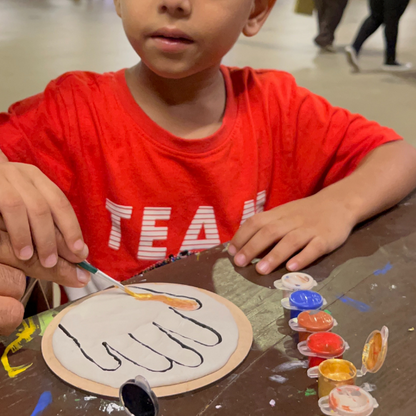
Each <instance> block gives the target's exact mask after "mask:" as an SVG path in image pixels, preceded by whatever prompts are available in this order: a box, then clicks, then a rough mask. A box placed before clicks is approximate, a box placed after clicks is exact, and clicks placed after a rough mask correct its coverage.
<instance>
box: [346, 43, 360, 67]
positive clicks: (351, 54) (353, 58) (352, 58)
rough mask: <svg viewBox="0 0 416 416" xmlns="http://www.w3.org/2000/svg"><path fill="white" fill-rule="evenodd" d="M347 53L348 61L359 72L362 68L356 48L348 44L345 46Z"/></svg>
mask: <svg viewBox="0 0 416 416" xmlns="http://www.w3.org/2000/svg"><path fill="white" fill-rule="evenodd" d="M345 54H346V56H347V61H348V63H349V64H350V65H351V66H352V67H353V68H354V69H355V70H356V71H357V72H358V71H359V70H360V65H359V64H358V55H357V52H356V50H355V49H354V48H353V47H352V46H347V47H346V48H345Z"/></svg>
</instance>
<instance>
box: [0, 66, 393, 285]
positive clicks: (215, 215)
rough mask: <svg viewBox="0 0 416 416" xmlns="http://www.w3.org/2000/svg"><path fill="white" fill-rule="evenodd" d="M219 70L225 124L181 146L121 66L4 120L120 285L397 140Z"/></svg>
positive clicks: (324, 105) (286, 85) (290, 86)
mask: <svg viewBox="0 0 416 416" xmlns="http://www.w3.org/2000/svg"><path fill="white" fill-rule="evenodd" d="M222 72H223V75H224V79H225V83H226V89H227V104H226V110H225V114H224V119H223V123H222V127H221V128H220V129H219V130H218V131H217V132H216V133H215V134H213V135H212V136H210V137H207V138H205V139H198V140H185V139H181V138H179V137H176V136H174V135H172V134H170V133H169V132H167V131H166V130H164V129H162V128H161V127H159V126H158V125H157V124H156V123H154V122H153V121H152V120H151V119H150V118H149V117H148V116H147V115H146V114H145V113H144V112H143V111H142V109H141V108H140V107H139V106H138V105H137V104H136V102H135V101H134V99H133V97H132V95H131V93H130V91H129V89H128V87H127V84H126V81H125V77H124V71H119V72H116V73H106V74H102V75H100V74H95V73H89V72H72V73H67V74H65V75H63V76H61V77H59V78H58V79H56V80H54V81H52V82H51V83H50V84H49V85H48V86H47V88H46V90H45V91H44V92H43V93H42V94H39V95H36V96H34V97H31V98H28V99H26V100H23V101H21V102H18V103H16V104H14V105H12V106H11V107H10V109H9V112H8V113H3V114H0V148H1V149H2V150H3V152H4V153H5V154H6V155H7V156H8V157H9V160H10V161H14V162H17V161H18V162H23V163H30V164H34V165H36V166H38V167H39V168H40V169H41V170H42V171H43V172H44V173H45V174H46V175H47V176H48V177H49V178H50V179H51V180H52V181H53V182H55V183H56V184H57V185H58V186H59V187H60V188H61V189H62V190H63V191H64V193H65V194H66V195H67V197H68V199H69V200H70V202H71V203H72V204H73V206H74V208H75V210H76V213H77V215H78V218H79V221H80V224H81V227H82V230H83V233H84V238H85V240H86V243H87V244H88V246H89V248H90V257H89V260H90V261H91V262H92V263H93V264H94V265H96V266H97V267H98V268H100V269H102V270H103V271H105V272H107V273H108V274H110V275H112V276H114V277H115V278H118V279H120V280H123V279H126V278H129V277H131V276H133V275H135V274H137V273H138V272H139V271H141V270H143V269H144V268H146V267H148V266H150V265H151V264H153V263H155V262H157V261H158V260H160V259H164V258H166V257H167V256H168V255H169V254H177V253H178V252H179V251H181V250H186V249H187V250H193V249H196V250H199V249H206V248H209V247H212V246H215V245H217V244H219V243H223V242H226V241H228V240H230V239H231V238H232V236H233V235H234V234H235V232H236V231H237V229H238V228H239V226H240V224H241V223H242V222H243V221H244V220H245V219H247V218H248V217H249V216H251V215H253V214H254V213H256V212H261V211H262V210H268V209H271V208H273V207H276V206H278V205H281V204H285V203H287V202H289V201H292V200H295V199H300V198H304V197H307V196H309V195H312V194H314V193H316V192H318V191H319V190H320V189H322V188H323V187H325V186H328V185H330V184H332V183H334V182H336V181H338V180H340V179H342V178H344V177H345V176H346V175H348V174H349V173H351V172H352V171H353V170H354V169H355V167H356V166H357V164H358V163H359V162H360V160H361V159H362V158H363V157H364V156H365V155H366V154H367V153H368V152H370V151H371V150H373V149H374V148H375V147H377V146H379V145H381V144H383V143H386V142H389V141H393V140H398V139H400V137H399V136H398V135H397V134H395V133H394V132H393V131H392V130H390V129H387V128H383V127H380V126H379V125H378V124H377V123H374V122H369V121H367V120H366V119H364V118H363V117H361V116H359V115H352V114H350V113H349V112H348V111H346V110H343V109H340V108H335V107H332V106H331V105H330V104H329V103H328V102H327V101H326V100H324V99H323V98H321V97H318V96H316V95H314V94H312V93H311V92H309V91H307V90H306V89H304V88H300V87H298V86H297V85H296V83H295V80H294V78H293V77H292V76H291V75H289V74H286V73H283V72H277V71H268V70H267V71H266V70H259V71H258V70H253V69H250V68H245V69H234V68H227V67H223V68H222Z"/></svg>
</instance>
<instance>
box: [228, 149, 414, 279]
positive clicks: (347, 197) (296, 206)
mask: <svg viewBox="0 0 416 416" xmlns="http://www.w3.org/2000/svg"><path fill="white" fill-rule="evenodd" d="M415 187H416V149H414V148H413V146H411V145H409V144H407V143H405V142H402V141H399V142H392V143H387V144H384V145H382V146H380V147H378V148H376V149H375V150H373V151H372V152H370V153H369V154H368V155H367V157H365V158H364V160H363V161H362V162H361V163H360V164H359V166H358V167H357V169H356V170H355V171H354V172H353V173H352V174H351V175H350V176H348V177H346V178H344V179H342V180H340V181H339V182H337V183H335V184H333V185H330V186H328V187H327V188H324V189H322V190H321V191H320V192H318V193H316V194H315V195H313V196H310V197H308V198H304V199H300V200H297V201H293V202H290V203H288V204H285V205H282V206H279V207H277V208H274V209H272V210H270V211H267V212H264V213H261V214H258V215H255V216H254V217H252V218H250V219H248V220H247V221H246V222H245V223H244V224H243V226H242V227H241V228H240V229H239V231H238V232H237V233H236V235H235V236H234V238H233V239H232V241H231V244H230V247H229V253H230V254H231V255H235V258H234V261H235V263H236V264H237V265H238V266H246V265H247V264H249V262H251V260H252V259H254V258H255V257H256V256H258V255H259V254H260V253H262V252H263V251H264V250H265V249H267V248H269V247H271V246H273V245H274V244H276V246H275V247H274V248H273V249H272V250H271V251H270V253H269V254H267V255H266V256H265V257H264V259H263V260H262V261H260V262H259V263H258V264H257V266H256V269H257V271H258V272H259V273H261V274H268V273H270V272H271V271H273V270H274V269H275V268H276V267H278V266H279V265H280V264H282V263H283V262H285V261H286V260H288V259H290V260H289V261H288V262H287V268H288V269H289V270H291V271H296V270H300V269H302V268H305V267H306V266H308V265H309V264H311V263H312V262H313V261H315V260H316V259H318V258H319V257H321V256H322V255H324V254H327V253H329V252H331V251H333V250H335V249H336V248H338V247H339V246H341V245H342V244H343V243H344V242H345V240H346V239H347V238H348V236H349V234H350V232H351V230H352V229H353V227H354V226H355V225H356V224H358V223H359V222H361V221H364V220H366V219H368V218H370V217H372V216H374V215H376V214H378V213H380V212H382V211H384V210H385V209H387V208H390V207H392V206H393V205H395V204H397V203H398V202H399V201H400V200H401V199H403V198H404V197H405V196H406V195H407V194H408V193H409V192H410V191H411V190H412V189H414V188H415ZM299 250H302V251H301V252H300V253H299V254H297V255H295V256H294V257H292V256H293V255H294V254H295V253H297V252H298V251H299ZM291 257H292V258H291Z"/></svg>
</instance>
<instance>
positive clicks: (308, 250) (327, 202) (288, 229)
mask: <svg viewBox="0 0 416 416" xmlns="http://www.w3.org/2000/svg"><path fill="white" fill-rule="evenodd" d="M355 224H356V221H355V219H354V217H353V215H352V213H351V212H350V211H349V210H348V208H347V207H346V206H345V204H343V203H341V202H340V201H337V200H331V199H328V198H326V199H325V198H322V196H320V195H319V194H316V195H314V196H311V197H308V198H304V199H300V200H297V201H293V202H290V203H288V204H285V205H281V206H279V207H277V208H274V209H272V210H270V211H267V212H263V213H261V214H256V215H254V216H253V217H251V218H249V219H248V220H247V221H246V222H245V223H244V224H243V225H242V226H241V228H240V229H239V230H238V231H237V233H236V234H235V236H234V237H233V239H232V240H231V242H230V245H229V247H228V252H229V253H230V255H232V256H235V257H234V262H235V264H236V265H237V266H240V267H244V266H246V265H248V264H249V263H250V262H251V261H252V260H253V259H254V258H256V257H257V256H258V255H260V254H261V253H262V252H263V251H265V250H266V249H268V248H269V247H271V246H273V245H274V244H276V245H275V247H274V248H273V249H272V250H271V251H270V252H269V253H268V254H267V255H266V256H265V257H264V258H263V259H262V260H261V261H260V262H259V263H257V265H256V269H257V271H258V272H259V273H260V274H269V273H270V272H272V271H273V270H274V269H276V268H277V267H278V266H280V265H281V264H282V263H283V262H284V261H286V260H288V259H289V258H290V257H291V256H293V255H294V254H295V253H297V252H299V251H300V252H299V253H298V254H296V255H295V256H294V257H292V258H291V259H290V260H289V261H288V263H287V268H288V270H290V271H297V270H300V269H303V268H305V267H306V266H308V265H309V264H311V263H312V262H313V261H315V260H316V259H318V258H319V257H321V256H323V255H324V254H327V253H330V252H331V251H333V250H335V249H336V248H338V247H339V246H341V245H342V244H343V243H344V242H345V240H346V239H347V238H348V236H349V234H350V232H351V230H352V229H353V227H354V226H355Z"/></svg>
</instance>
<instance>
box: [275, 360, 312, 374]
mask: <svg viewBox="0 0 416 416" xmlns="http://www.w3.org/2000/svg"><path fill="white" fill-rule="evenodd" d="M297 368H308V362H307V361H289V362H288V363H283V364H280V365H278V366H277V367H275V368H274V369H273V370H272V371H273V373H283V372H285V371H292V370H296V369H297Z"/></svg>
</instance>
